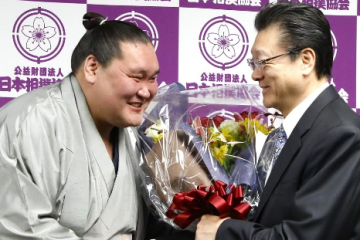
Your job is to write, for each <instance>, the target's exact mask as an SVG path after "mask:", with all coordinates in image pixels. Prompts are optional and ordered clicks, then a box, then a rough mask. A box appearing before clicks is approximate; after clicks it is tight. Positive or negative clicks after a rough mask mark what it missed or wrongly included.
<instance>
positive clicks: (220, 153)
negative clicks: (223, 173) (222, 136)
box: [210, 144, 228, 166]
mask: <svg viewBox="0 0 360 240" xmlns="http://www.w3.org/2000/svg"><path fill="white" fill-rule="evenodd" d="M210 151H211V154H212V155H213V156H214V157H215V158H216V159H217V160H218V161H219V162H220V164H221V166H223V165H224V160H225V157H226V156H225V154H226V153H227V151H228V146H227V145H226V144H224V145H222V146H220V148H218V147H211V144H210Z"/></svg>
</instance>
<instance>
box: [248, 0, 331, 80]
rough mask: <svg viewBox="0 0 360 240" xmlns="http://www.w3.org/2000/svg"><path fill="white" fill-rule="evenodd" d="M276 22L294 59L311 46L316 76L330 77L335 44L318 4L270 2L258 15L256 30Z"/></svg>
mask: <svg viewBox="0 0 360 240" xmlns="http://www.w3.org/2000/svg"><path fill="white" fill-rule="evenodd" d="M272 25H277V26H279V28H280V31H281V32H282V33H281V37H280V46H282V47H284V48H286V49H287V50H288V51H289V52H290V56H291V60H295V59H296V57H297V56H298V54H299V52H300V51H301V50H302V49H304V48H311V49H313V50H314V52H315V54H316V62H315V70H316V74H317V77H318V78H319V79H320V78H322V77H323V76H327V77H330V76H331V69H332V64H333V47H332V41H331V32H330V24H329V22H328V21H327V19H326V18H325V16H324V14H323V13H322V12H321V11H320V10H319V9H317V8H316V7H313V6H310V5H308V4H303V3H297V2H276V3H270V4H267V5H266V6H265V7H264V8H262V9H261V10H260V12H259V13H258V14H257V15H256V18H255V28H256V30H257V31H261V30H264V29H265V28H267V27H269V26H272Z"/></svg>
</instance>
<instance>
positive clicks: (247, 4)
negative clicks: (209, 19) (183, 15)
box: [180, 0, 269, 12]
mask: <svg viewBox="0 0 360 240" xmlns="http://www.w3.org/2000/svg"><path fill="white" fill-rule="evenodd" d="M268 3H269V0H180V7H190V8H211V9H226V10H237V11H256V12H257V11H259V10H260V8H261V7H262V6H264V5H266V4H268Z"/></svg>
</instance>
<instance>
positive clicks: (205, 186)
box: [139, 85, 273, 229]
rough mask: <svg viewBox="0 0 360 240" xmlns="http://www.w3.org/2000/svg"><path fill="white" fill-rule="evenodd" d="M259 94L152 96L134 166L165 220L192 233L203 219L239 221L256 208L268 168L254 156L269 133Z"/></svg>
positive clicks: (173, 91)
mask: <svg viewBox="0 0 360 240" xmlns="http://www.w3.org/2000/svg"><path fill="white" fill-rule="evenodd" d="M260 96H261V92H260V89H259V88H258V87H257V86H255V85H237V86H223V87H214V88H207V89H203V90H197V91H180V89H179V85H170V86H167V87H166V90H165V91H164V90H160V91H159V94H158V95H157V96H156V97H155V98H154V100H153V101H152V104H153V105H152V106H150V107H149V108H148V110H147V112H146V113H145V116H146V119H145V121H144V123H143V125H142V126H141V128H140V131H139V132H140V139H141V141H142V145H143V146H142V150H143V159H142V161H141V166H140V169H141V170H142V171H143V172H142V173H143V174H142V175H143V177H144V181H145V183H146V185H147V191H148V195H149V197H150V199H151V201H152V203H153V205H154V206H155V209H156V213H157V214H158V215H160V216H161V217H162V218H163V219H164V220H165V221H167V222H168V223H170V224H173V225H175V226H179V227H181V228H186V227H187V228H190V229H194V224H192V223H193V221H194V220H195V219H196V218H198V217H200V216H201V215H202V214H205V213H210V214H216V215H220V216H222V217H226V216H230V217H233V218H238V219H245V218H246V216H247V214H248V213H249V211H251V209H252V208H254V207H256V206H257V204H258V202H259V196H260V193H261V192H262V187H263V180H264V173H266V171H267V169H268V165H269V164H268V162H269V161H268V159H262V160H261V161H260V160H259V154H258V153H259V150H260V149H261V147H262V146H263V144H264V142H265V139H266V137H267V135H268V134H269V132H271V131H272V129H273V126H272V125H268V124H267V122H268V115H269V113H268V111H267V109H266V108H265V107H264V106H263V105H262V101H261V98H260ZM267 142H269V141H267ZM266 149H269V148H266ZM269 151H270V150H269ZM260 169H261V170H260ZM191 224H192V225H191ZM189 225H190V226H189Z"/></svg>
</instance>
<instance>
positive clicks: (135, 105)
mask: <svg viewBox="0 0 360 240" xmlns="http://www.w3.org/2000/svg"><path fill="white" fill-rule="evenodd" d="M129 105H130V106H133V107H141V106H142V103H129Z"/></svg>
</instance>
